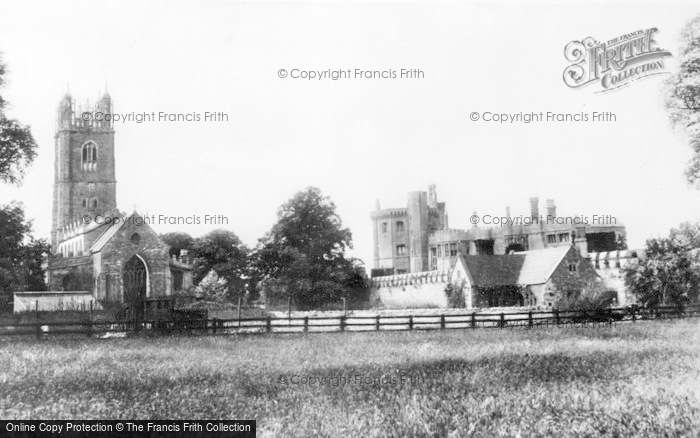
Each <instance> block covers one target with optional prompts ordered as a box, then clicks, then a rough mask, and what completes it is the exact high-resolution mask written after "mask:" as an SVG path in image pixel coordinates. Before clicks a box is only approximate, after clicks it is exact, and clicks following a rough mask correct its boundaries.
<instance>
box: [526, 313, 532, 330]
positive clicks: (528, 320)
mask: <svg viewBox="0 0 700 438" xmlns="http://www.w3.org/2000/svg"><path fill="white" fill-rule="evenodd" d="M527 326H528V327H529V328H532V326H533V321H532V310H530V311H529V312H528V313H527Z"/></svg>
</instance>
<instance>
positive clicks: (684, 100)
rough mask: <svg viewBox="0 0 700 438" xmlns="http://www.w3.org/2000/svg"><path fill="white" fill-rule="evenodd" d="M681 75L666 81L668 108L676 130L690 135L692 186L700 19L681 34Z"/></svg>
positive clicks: (697, 161) (698, 137) (697, 145)
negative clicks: (692, 152)
mask: <svg viewBox="0 0 700 438" xmlns="http://www.w3.org/2000/svg"><path fill="white" fill-rule="evenodd" d="M681 37H682V40H683V46H682V47H681V51H680V56H679V59H680V68H679V70H678V73H676V74H675V75H674V76H672V77H671V78H669V79H668V81H667V82H666V89H665V93H666V109H667V110H668V112H669V117H670V119H671V123H672V124H673V126H674V127H675V128H676V129H679V130H683V131H685V132H687V134H688V137H689V139H690V147H691V148H692V149H693V151H694V152H695V153H694V154H693V157H692V158H691V160H690V163H689V165H688V168H687V169H686V172H685V173H686V177H687V178H688V181H689V182H690V183H693V184H698V183H700V16H697V17H695V18H694V19H692V20H691V21H690V22H689V23H688V24H687V25H686V27H685V28H684V29H683V32H682V34H681Z"/></svg>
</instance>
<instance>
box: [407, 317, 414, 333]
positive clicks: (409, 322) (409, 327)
mask: <svg viewBox="0 0 700 438" xmlns="http://www.w3.org/2000/svg"><path fill="white" fill-rule="evenodd" d="M408 329H409V330H413V315H409V316H408Z"/></svg>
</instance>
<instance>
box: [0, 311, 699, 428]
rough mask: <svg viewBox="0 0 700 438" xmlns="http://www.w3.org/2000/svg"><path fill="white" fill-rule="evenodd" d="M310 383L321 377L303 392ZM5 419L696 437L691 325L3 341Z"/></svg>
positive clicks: (695, 343)
mask: <svg viewBox="0 0 700 438" xmlns="http://www.w3.org/2000/svg"><path fill="white" fill-rule="evenodd" d="M358 376H359V381H358ZM342 377H345V380H344V381H343V380H341V378H342ZM314 378H315V379H323V378H326V380H324V381H323V382H315V384H302V383H301V382H307V383H310V382H311V380H312V379H314ZM351 379H352V380H351ZM295 382H296V383H295ZM0 417H2V418H36V419H39V418H41V419H51V418H62V419H69V418H74V419H77V418H80V419H99V418H121V419H195V418H202V419H219V418H221V419H257V420H258V430H259V432H258V434H259V436H294V437H297V436H298V437H307V436H329V437H330V436H333V437H335V436H357V437H365V436H370V437H371V436H377V437H379V436H395V437H410V436H426V437H428V436H431V437H432V436H454V437H462V436H521V437H528V436H532V437H535V436H556V437H567V436H577V437H578V436H581V437H583V436H635V437H636V436H698V435H697V434H698V431H700V323H699V322H698V321H690V320H681V321H660V322H651V321H650V322H639V323H636V324H631V323H627V324H619V325H617V326H613V327H610V328H607V327H603V328H561V329H554V328H549V329H535V330H529V331H528V330H523V329H517V330H508V329H505V330H455V331H446V332H437V331H430V332H394V333H390V332H374V333H344V334H337V333H336V334H311V335H271V336H262V337H260V336H255V337H204V338H185V337H182V338H174V337H173V338H150V339H120V340H116V339H115V340H109V341H105V340H88V339H84V340H60V339H52V340H48V341H27V342H17V341H13V342H9V343H8V342H3V343H2V344H0Z"/></svg>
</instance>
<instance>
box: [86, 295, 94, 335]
mask: <svg viewBox="0 0 700 438" xmlns="http://www.w3.org/2000/svg"><path fill="white" fill-rule="evenodd" d="M92 303H93V302H92V301H90V314H89V316H88V327H87V336H88V338H89V337H91V336H92Z"/></svg>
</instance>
